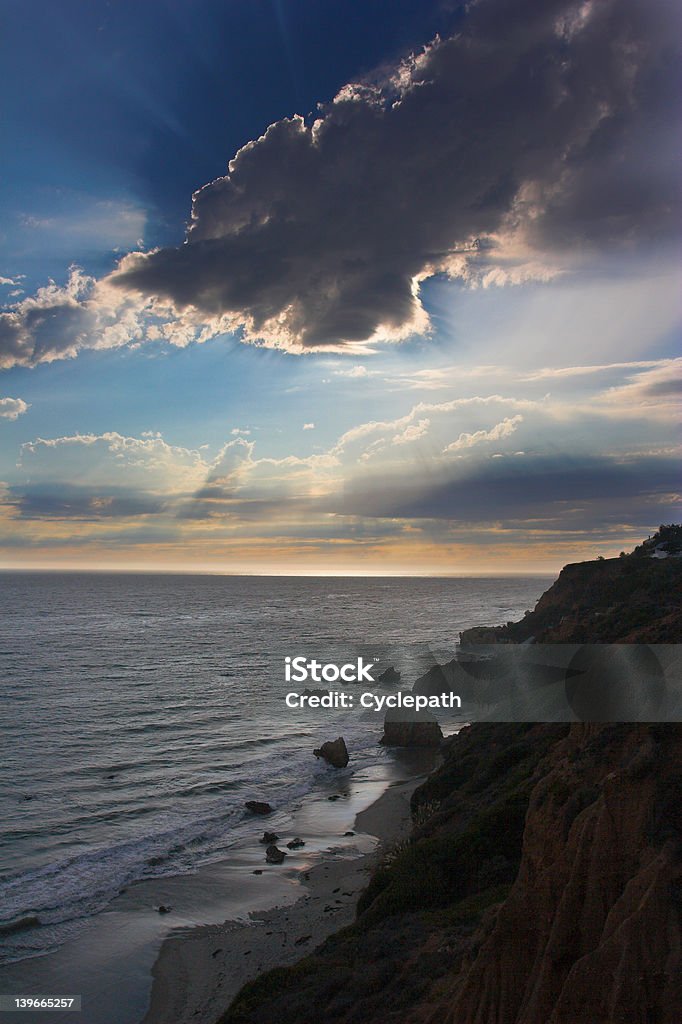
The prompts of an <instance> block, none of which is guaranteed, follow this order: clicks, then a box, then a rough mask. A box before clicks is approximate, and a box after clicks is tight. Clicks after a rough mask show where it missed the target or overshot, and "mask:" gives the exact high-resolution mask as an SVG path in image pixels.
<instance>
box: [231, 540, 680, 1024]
mask: <svg viewBox="0 0 682 1024" xmlns="http://www.w3.org/2000/svg"><path fill="white" fill-rule="evenodd" d="M626 563H627V564H626ZM631 567H632V568H631ZM681 568H682V567H681V566H680V563H679V562H672V561H668V560H663V561H661V562H659V563H656V562H654V561H653V560H649V559H646V560H645V559H634V558H633V559H627V558H626V559H616V560H610V561H606V562H596V563H584V564H583V565H576V566H568V567H567V568H566V569H564V571H563V572H562V574H561V576H560V577H559V580H557V582H556V583H555V584H554V586H553V587H552V588H550V590H549V591H548V592H547V594H545V595H544V596H543V598H542V599H541V600H540V602H539V603H538V605H537V607H536V609H535V611H534V612H532V613H530V614H529V615H527V616H526V618H525V619H524V620H523V622H521V623H518V624H512V625H509V626H507V627H503V628H502V630H496V634H497V638H498V639H501V640H503V641H506V642H514V641H517V642H518V641H519V640H523V639H526V638H527V636H529V635H533V636H536V637H537V638H538V639H541V640H543V641H544V642H551V641H553V640H571V641H573V642H578V641H579V642H600V641H607V640H608V641H613V642H615V641H619V642H632V640H633V639H634V638H635V637H636V638H637V639H644V637H645V636H647V637H649V636H651V637H653V636H656V637H660V638H661V639H663V638H664V639H665V642H677V641H678V640H679V631H676V630H675V627H674V626H673V625H671V623H673V621H674V616H675V615H678V614H679V585H680V569H681ZM675 595H677V600H678V603H677V607H675V600H676V598H675ZM629 612H631V614H628V613H629ZM645 631H648V632H645ZM476 635H478V631H476V633H475V634H474V637H473V638H472V637H471V636H470V635H468V639H469V641H470V642H471V641H472V639H473V640H475V638H476ZM484 639H486V642H489V637H485V638H484ZM413 813H414V829H413V833H412V835H411V837H410V839H409V840H408V841H407V842H406V843H403V844H402V845H401V846H400V847H398V848H397V849H395V850H394V851H392V852H391V853H390V855H389V856H387V858H386V860H385V862H384V863H383V864H382V866H381V867H380V868H379V869H378V870H377V871H376V872H375V874H374V876H373V877H372V879H371V882H370V884H369V886H368V888H367V890H366V891H365V893H364V894H363V897H362V899H361V900H360V903H359V906H358V917H357V920H356V922H355V923H354V924H353V925H352V926H351V927H350V928H347V929H345V930H344V931H342V932H339V933H338V934H337V935H335V936H333V937H332V938H331V939H329V940H327V942H325V943H324V944H323V945H322V946H321V947H320V948H319V949H317V950H316V951H315V952H314V953H313V954H312V955H311V956H308V957H307V958H305V959H304V960H302V961H301V962H300V963H299V964H297V965H296V966H295V967H293V968H291V969H287V970H279V971H274V972H271V973H269V974H267V975H264V976H262V977H260V978H258V979H257V980H256V981H254V982H252V983H251V984H250V985H247V986H246V988H245V989H243V990H242V992H241V993H240V995H239V996H238V997H237V999H236V1000H235V1002H234V1003H233V1005H232V1007H231V1008H230V1009H229V1010H228V1011H227V1013H226V1014H225V1015H224V1017H223V1018H222V1022H221V1024H237V1022H241V1024H247V1022H248V1024H266V1022H268V1024H270V1022H271V1021H272V1020H277V1021H278V1022H279V1024H294V1022H296V1024H318V1022H321V1021H325V1022H328V1024H443V1022H444V1024H679V1021H681V1020H682V928H681V911H682V727H681V726H679V725H676V724H673V725H653V724H641V725H618V724H608V723H601V724H575V725H573V726H570V727H569V726H567V725H528V724H518V723H517V724H508V725H498V724H496V725H490V724H478V725H474V726H471V727H470V728H467V729H464V730H462V732H461V733H460V734H459V735H458V736H455V737H452V738H450V739H449V740H447V741H446V744H445V758H444V763H443V764H442V766H441V767H440V768H439V769H438V770H437V771H436V772H434V773H433V774H432V775H431V776H430V777H429V779H428V780H427V781H426V783H425V784H424V785H423V786H421V787H420V789H418V790H417V791H416V792H415V794H414V797H413Z"/></svg>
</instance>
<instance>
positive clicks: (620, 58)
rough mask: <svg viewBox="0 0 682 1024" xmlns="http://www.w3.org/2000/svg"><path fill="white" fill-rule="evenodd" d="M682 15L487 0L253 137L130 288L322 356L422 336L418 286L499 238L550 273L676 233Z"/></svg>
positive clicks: (121, 279) (613, 1)
mask: <svg viewBox="0 0 682 1024" xmlns="http://www.w3.org/2000/svg"><path fill="white" fill-rule="evenodd" d="M673 22H675V24H674V23H673ZM678 23H679V16H678V14H677V13H676V11H675V7H674V5H672V4H670V3H665V2H663V0H654V2H649V0H592V2H589V0H588V2H580V3H574V2H568V0H522V2H519V0H514V2H511V0H479V2H478V3H476V4H474V5H472V7H471V10H470V13H469V15H468V17H467V19H466V20H465V22H464V26H463V29H462V31H461V33H460V34H458V35H457V36H455V37H453V38H450V39H446V40H444V41H436V42H435V43H434V44H433V45H431V46H430V47H429V48H428V49H427V50H426V52H425V53H424V54H423V56H421V57H419V58H417V59H416V60H415V61H413V62H411V63H409V64H405V65H404V66H403V67H402V68H401V69H396V70H395V71H394V72H392V73H390V74H389V75H386V76H385V77H384V78H383V79H382V80H381V81H379V82H367V83H364V84H361V85H357V86H350V87H346V89H345V90H342V92H341V93H340V94H339V96H338V97H337V98H336V100H335V101H334V102H333V103H331V104H329V105H327V106H326V107H324V108H323V109H321V110H320V113H319V116H318V119H317V120H316V122H315V123H314V124H313V123H310V122H308V123H306V122H304V121H303V120H302V119H300V118H291V119H285V120H282V121H279V122H277V123H276V124H274V125H272V126H271V127H270V128H269V129H268V130H267V132H266V133H265V134H264V135H263V136H262V137H261V138H259V139H257V140H256V141H254V142H250V143H248V144H247V145H246V146H245V147H243V149H241V150H240V151H239V152H238V153H237V155H236V156H235V158H234V159H233V160H232V161H231V163H230V165H229V173H228V174H227V175H226V176H225V177H223V178H220V179H218V180H216V181H214V182H212V183H210V184H208V185H206V186H205V187H204V188H203V189H201V190H200V191H199V192H197V193H196V194H195V196H194V201H193V207H192V220H191V224H190V228H189V231H188V235H187V241H186V243H185V244H184V245H183V246H181V247H180V248H177V249H162V250H159V251H157V252H155V253H151V254H144V255H143V254H133V255H131V256H129V257H127V258H126V259H125V260H124V261H123V263H122V266H121V270H120V272H119V274H118V276H117V277H116V278H114V279H113V280H115V281H116V282H117V283H118V284H119V285H120V286H121V287H123V288H125V289H132V290H136V291H139V292H141V293H142V294H144V295H145V296H149V295H153V296H161V297H163V298H165V299H169V300H171V301H172V302H173V303H175V304H176V306H177V307H179V308H186V307H195V308H196V309H197V310H198V311H199V312H200V313H201V314H203V315H204V316H206V317H209V318H210V317H217V316H221V315H226V316H228V317H231V318H232V319H231V323H233V324H236V323H242V324H244V325H245V326H246V329H247V335H248V336H249V337H251V338H262V339H264V340H265V341H266V342H267V343H271V344H284V345H289V346H290V347H294V348H298V347H303V348H306V347H315V346H324V345H339V344H343V343H348V342H361V341H363V340H365V339H367V338H370V337H371V336H372V335H373V334H374V332H375V331H376V330H377V329H378V328H380V327H383V330H384V332H385V333H386V334H387V335H388V336H390V335H391V333H393V335H394V336H397V335H399V334H400V332H401V331H402V332H403V333H404V332H405V331H406V330H409V329H410V327H416V328H417V329H419V328H422V329H423V327H424V325H425V321H424V318H423V314H422V311H421V308H420V306H419V301H418V298H417V297H415V294H414V285H413V282H414V280H415V279H416V278H418V277H419V276H420V275H421V276H426V275H428V274H430V273H433V272H437V271H438V270H446V271H448V270H449V271H450V272H452V273H461V274H463V275H464V276H465V277H466V276H467V275H470V274H476V273H477V272H481V271H482V270H485V269H490V268H494V267H495V266H496V265H497V262H498V260H499V259H500V258H501V254H500V253H499V252H498V251H496V245H497V244H498V243H499V238H500V236H504V237H505V238H506V239H507V241H509V239H510V238H513V239H514V242H513V249H514V251H515V252H516V253H517V254H518V251H519V247H522V248H523V249H524V251H525V253H526V258H528V252H531V253H532V254H533V256H532V258H533V259H534V260H535V261H536V264H537V262H538V261H540V262H542V261H543V260H548V261H550V262H551V260H553V259H556V258H557V257H559V256H560V255H561V254H564V255H565V254H566V253H567V252H570V253H571V254H573V255H574V254H575V253H576V252H577V251H580V252H583V253H584V252H585V251H588V252H590V251H591V252H596V253H600V252H601V253H603V252H604V251H611V250H612V249H613V248H619V247H622V246H626V247H629V248H635V249H636V248H637V247H638V246H640V245H647V244H649V243H652V242H654V241H655V242H657V243H662V242H665V240H666V238H668V237H669V236H670V235H671V234H673V233H675V232H677V230H678V226H679V225H678V221H677V220H676V218H675V216H674V210H675V209H676V208H677V201H678V190H677V183H676V180H675V164H676V161H675V153H674V142H673V140H674V139H675V133H674V130H673V127H672V126H673V125H674V123H675V112H674V109H673V108H674V106H675V97H676V89H675V83H674V76H675V72H674V68H675V59H676V57H675V54H674V47H675V46H676V42H677V39H678V38H679V32H678V28H679V24H678ZM492 236H496V240H493V239H492ZM477 240H478V241H477ZM510 252H511V249H510V248H509V247H508V248H507V249H506V254H505V256H504V259H505V263H504V265H505V267H506V268H507V269H508V268H509V266H510V263H509V260H510V259H512V260H513V257H511V256H510ZM457 253H459V254H460V256H459V258H458V257H457V256H456V255H454V259H455V261H456V262H455V263H454V264H453V254H457ZM462 254H463V255H462Z"/></svg>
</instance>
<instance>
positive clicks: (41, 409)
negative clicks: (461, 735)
mask: <svg viewBox="0 0 682 1024" xmlns="http://www.w3.org/2000/svg"><path fill="white" fill-rule="evenodd" d="M0 6H1V7H2V14H3V25H4V30H3V37H4V38H3V44H2V46H3V53H2V60H1V61H0V77H2V79H3V81H2V87H3V95H5V96H6V97H10V101H9V102H8V103H7V104H6V110H5V114H4V117H3V132H4V135H5V145H4V147H3V150H4V152H5V153H6V154H7V156H6V158H5V160H4V167H3V174H2V178H1V179H0V204H1V209H2V226H1V228H0V239H1V242H0V249H1V251H0V280H2V282H3V283H2V285H1V286H0V288H1V290H0V299H1V300H2V301H4V307H3V310H2V311H1V313H0V365H2V366H3V369H2V370H1V371H0V373H1V376H0V436H1V437H2V446H1V450H2V455H1V457H0V546H1V547H2V549H3V551H2V556H1V557H2V564H4V565H6V566H28V567H36V566H45V567H76V568H80V567H93V568H96V567H100V566H103V567H107V566H117V567H130V568H134V567H150V568H188V569H192V568H196V569H202V570H211V569H215V570H217V571H238V572H249V571H256V572H387V573H400V572H438V573H441V572H442V573H449V572H453V573H456V572H497V571H499V572H510V571H553V570H554V569H556V568H558V567H559V566H560V565H561V564H563V563H564V562H566V561H570V560H576V559H579V558H584V557H594V556H595V555H596V554H598V553H604V554H614V553H615V554H617V553H618V551H619V550H621V549H622V548H624V547H628V546H631V545H632V544H633V543H635V542H637V541H638V540H639V539H640V535H641V534H643V533H647V532H648V531H649V530H651V529H654V528H655V527H656V526H657V525H658V524H659V523H660V522H665V521H670V520H672V519H674V518H676V516H677V515H678V514H679V506H678V502H679V497H678V495H677V491H678V489H679V487H678V484H677V483H676V472H677V466H678V464H679V463H678V459H679V450H678V443H679V432H678V406H677V397H678V395H677V392H678V391H679V377H680V372H679V371H680V361H679V298H678V295H679V275H678V270H677V267H678V265H679V259H678V256H679V214H678V211H677V207H676V205H675V204H676V203H677V201H678V199H679V194H678V189H677V181H676V174H675V170H676V162H675V161H676V158H677V160H679V154H677V153H676V152H675V141H674V134H673V131H672V125H673V123H674V117H675V113H676V111H675V106H676V102H677V99H676V97H677V93H676V91H675V89H674V68H675V54H674V53H673V52H672V45H673V43H674V40H675V37H676V29H677V27H678V26H676V25H674V24H672V21H673V19H674V18H675V17H676V16H675V15H674V14H673V12H672V11H671V9H670V5H667V4H665V3H663V0H660V2H657V3H654V4H644V2H643V0H642V2H639V0H627V2H625V3H621V4H616V3H615V2H613V3H611V2H609V0H607V2H605V3H603V4H601V5H596V4H594V3H588V4H582V5H575V4H571V3H568V2H567V0H553V2H552V3H551V4H546V3H545V4H542V3H540V2H539V0H535V2H532V0H524V2H523V3H521V4H516V5H513V4H512V5H510V4H508V3H505V2H503V0H496V2H495V0H480V2H479V3H478V4H475V5H474V6H473V7H472V8H471V9H469V10H466V11H465V10H464V9H463V8H462V7H461V5H458V4H456V3H454V2H452V3H446V2H434V3H424V2H420V3H418V4H417V3H407V2H405V3H402V2H396V0H391V2H388V0H386V2H379V0H377V2H363V3H354V2H351V3H348V2H344V3H341V2H335V3H332V2H326V0H315V2H303V0H271V2H262V3H261V2H253V0H249V2H246V0H231V2H206V0H197V2H192V3H189V2H188V0H175V2H173V3H170V2H161V0H150V2H148V3H146V4H133V3H127V2H115V3H114V2H112V3H102V2H97V0H95V2H88V3H86V2H63V3H61V4H59V5H49V4H44V3H37V2H30V0H29V2H22V3H17V2H7V0H5V2H2V3H1V5H0ZM677 37H678V38H679V34H678V33H677ZM268 126H271V127H268ZM266 130H267V133H266ZM228 163H229V168H228ZM193 193H195V197H194V200H193V199H192V195H193ZM188 225H189V226H188Z"/></svg>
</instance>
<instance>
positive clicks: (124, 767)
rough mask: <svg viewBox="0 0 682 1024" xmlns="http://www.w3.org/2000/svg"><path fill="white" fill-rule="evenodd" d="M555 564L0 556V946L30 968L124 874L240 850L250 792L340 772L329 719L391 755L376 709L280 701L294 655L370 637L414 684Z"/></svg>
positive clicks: (366, 746) (139, 875)
mask: <svg viewBox="0 0 682 1024" xmlns="http://www.w3.org/2000/svg"><path fill="white" fill-rule="evenodd" d="M549 582H550V580H549V578H545V577H537V576H535V577H504V578H416V577H409V578H394V577H392V578H357V577H355V578H350V577H344V578H338V577H325V578H322V577H316V578H308V577H237V576H220V575H179V574H178V575H175V574H173V575H171V574H129V573H125V574H123V573H121V574H116V573H94V572H93V573H37V572H35V573H33V572H25V573H11V572H4V573H2V574H0V665H1V695H2V718H1V722H0V730H1V737H0V749H1V750H2V760H1V763H0V819H1V820H2V823H3V828H2V836H1V838H0V964H4V965H16V964H18V963H23V964H24V967H23V974H22V978H24V979H26V978H27V977H30V976H31V973H30V972H31V970H32V966H31V964H29V963H28V961H32V962H33V964H34V970H35V979H36V984H38V980H39V979H40V977H41V971H42V969H43V967H44V965H45V963H46V961H47V960H49V957H50V955H53V954H54V953H55V952H56V951H57V950H59V949H60V948H61V947H62V946H64V945H65V944H68V943H69V942H73V941H74V940H75V939H76V938H77V936H78V933H79V932H80V931H82V930H83V929H84V928H85V927H86V926H87V925H88V923H91V922H92V921H93V919H96V918H97V916H98V915H101V914H102V913H103V912H104V911H105V910H106V909H107V907H109V906H110V904H111V903H112V901H113V900H115V899H116V898H117V897H118V896H119V894H120V893H121V892H122V891H125V890H126V889H127V888H128V887H130V886H132V885H135V884H139V883H141V882H144V881H150V880H163V879H170V878H176V877H182V876H184V877H187V878H190V877H191V876H193V875H195V874H196V872H198V871H200V870H201V869H204V868H206V866H210V865H212V864H213V865H214V864H218V863H224V862H227V861H229V859H230V857H231V851H232V850H234V849H236V848H237V847H238V846H239V844H240V842H241V843H242V845H243V843H244V841H245V837H247V836H248V835H253V832H254V818H253V816H252V815H251V814H250V813H249V812H248V811H246V810H245V808H244V802H245V801H246V800H249V799H256V800H266V801H268V802H269V803H271V804H272V805H273V807H274V808H275V814H274V816H273V818H272V822H273V823H274V827H275V828H276V827H277V823H278V822H282V821H283V820H284V817H286V815H291V813H292V812H293V811H295V809H296V808H297V807H300V806H301V803H302V802H303V801H305V799H306V798H307V796H308V795H309V794H311V793H313V792H317V793H320V792H322V793H324V792H325V787H330V786H332V785H337V784H338V776H339V773H335V772H334V770H333V769H330V768H329V767H328V766H327V765H326V764H325V763H324V762H322V761H320V760H318V759H317V758H315V757H314V756H313V755H312V750H313V748H314V747H316V746H319V745H320V743H321V742H322V741H324V740H325V739H333V738H335V737H336V736H337V735H343V736H344V737H345V739H346V742H347V745H348V747H349V750H350V753H351V763H350V765H349V767H348V768H347V769H345V770H344V771H343V772H342V773H340V774H341V775H344V776H348V777H350V776H352V775H353V774H354V773H362V772H365V774H366V775H367V773H369V775H371V773H372V771H373V770H375V769H377V766H379V767H380V766H381V762H382V760H385V759H387V758H390V757H391V753H390V751H386V750H385V749H384V748H382V747H380V746H379V745H378V740H379V738H380V735H381V720H382V719H381V716H377V715H375V714H373V713H372V712H362V713H361V712H358V711H352V712H349V711H342V710H338V711H322V710H317V711H315V712H311V711H310V710H306V711H292V710H289V709H287V707H286V704H285V701H284V697H285V694H286V693H287V692H288V691H289V690H292V689H299V690H300V689H302V688H303V687H302V686H300V685H299V686H294V684H291V683H287V682H286V681H285V678H284V659H285V657H287V656H289V657H293V656H298V655H304V656H306V657H316V658H318V659H319V660H320V661H323V662H325V661H342V662H345V661H352V660H354V659H355V658H356V657H358V656H360V655H363V654H364V655H365V656H366V657H368V658H370V659H373V660H375V661H376V664H377V669H376V671H377V672H379V671H381V670H383V668H385V667H388V666H389V665H394V666H395V667H396V668H398V669H399V670H400V671H401V672H402V678H401V684H400V685H404V686H411V685H412V683H413V682H414V679H415V678H416V676H417V675H418V674H419V673H420V672H421V671H423V670H424V669H425V668H426V667H428V665H429V664H431V663H433V660H434V659H436V658H441V657H448V656H451V654H452V651H453V650H454V645H455V642H456V640H457V638H458V634H459V631H460V630H461V629H465V628H468V627H469V626H475V625H479V624H490V623H498V622H506V621H507V620H510V619H516V618H518V617H520V616H521V615H522V614H523V612H524V611H525V610H526V609H527V608H532V607H533V605H534V604H535V602H536V601H537V599H538V597H539V596H540V594H541V593H542V592H543V591H544V590H546V589H547V586H548V585H549ZM377 659H378V660H377ZM306 685H308V686H310V687H315V686H324V685H325V684H324V683H319V682H318V683H316V682H310V683H308V684H306ZM334 686H335V688H337V684H334ZM353 687H354V684H352V683H351V684H347V685H346V687H345V688H346V689H348V691H349V692H352V691H353ZM446 731H447V730H446ZM330 792H331V790H330ZM270 821H271V819H268V824H267V827H268V828H270V827H271V825H270ZM258 825H260V826H261V827H262V822H256V826H258ZM1 981H2V972H1V971H0V982H1ZM2 991H6V988H5V987H3V988H2Z"/></svg>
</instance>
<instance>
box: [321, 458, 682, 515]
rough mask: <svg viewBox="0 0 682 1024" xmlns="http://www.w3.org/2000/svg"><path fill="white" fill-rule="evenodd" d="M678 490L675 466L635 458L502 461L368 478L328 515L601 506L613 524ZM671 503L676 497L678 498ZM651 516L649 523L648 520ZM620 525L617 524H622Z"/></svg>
mask: <svg viewBox="0 0 682 1024" xmlns="http://www.w3.org/2000/svg"><path fill="white" fill-rule="evenodd" d="M678 491H679V467H678V465H677V462H676V460H674V459H666V458H657V457H649V458H640V459H638V460H636V461H632V462H627V463H624V462H621V461H617V460H616V459H613V458H608V457H588V456H585V457H570V456H563V457H562V456H555V457H552V458H551V459H550V458H547V457H544V456H543V457H540V456H538V457H526V456H523V455H519V456H509V457H505V458H501V459H490V460H489V461H487V462H485V463H483V464H480V465H478V466H476V467H472V468H467V467H463V468H460V469H459V470H455V471H453V473H452V474H451V476H450V478H449V479H444V480H439V481H438V482H435V483H431V484H429V483H425V481H424V480H423V479H421V480H419V481H418V482H413V483H409V484H407V483H405V482H404V480H401V479H400V478H395V477H393V478H391V477H389V476H384V477H381V478H380V477H375V478H373V479H372V480H368V481H367V482H366V483H364V484H363V482H361V481H360V482H356V483H355V484H353V485H351V486H349V487H348V489H347V490H346V492H345V494H344V495H343V496H341V497H339V499H338V500H337V501H336V502H335V503H334V504H333V508H331V509H329V510H330V511H334V512H337V513H341V514H349V513H350V514H353V515H359V516H377V517H380V518H383V517H390V518H398V519H443V520H450V521H452V522H467V521H472V522H480V523H494V522H500V521H507V520H511V521H515V520H519V519H526V520H529V521H530V520H536V519H539V518H542V517H549V518H552V517H557V518H561V519H562V520H564V521H565V522H567V523H569V522H571V523H572V522H573V520H574V519H575V518H576V517H577V518H578V519H584V521H585V522H592V521H593V519H594V507H595V506H597V505H601V504H602V503H606V507H607V508H608V512H609V516H610V518H614V517H615V520H616V521H620V520H619V518H618V517H619V516H624V515H625V512H626V507H627V512H628V514H630V513H631V512H632V511H633V509H635V508H636V507H638V506H639V507H643V506H645V505H646V506H647V507H651V506H652V505H653V506H659V507H660V509H661V511H660V513H658V514H659V515H660V516H661V517H664V509H665V508H666V507H667V506H669V505H673V504H674V503H675V502H674V499H673V497H672V496H673V495H675V494H676V493H677V492H678ZM678 501H679V499H678ZM654 518H655V517H654ZM623 521H624V520H623Z"/></svg>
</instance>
